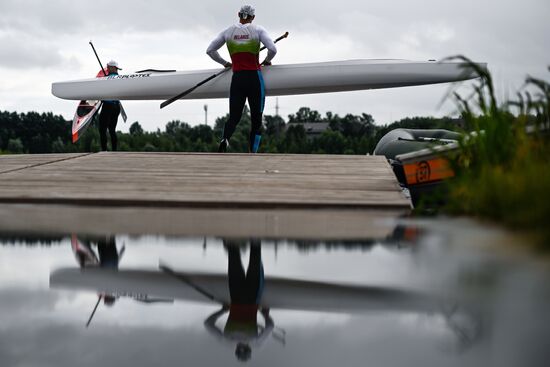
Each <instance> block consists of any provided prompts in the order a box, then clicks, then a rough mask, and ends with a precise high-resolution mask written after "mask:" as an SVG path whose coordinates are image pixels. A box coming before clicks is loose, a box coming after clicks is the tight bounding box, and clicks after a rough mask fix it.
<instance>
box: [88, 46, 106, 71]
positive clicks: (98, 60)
mask: <svg viewBox="0 0 550 367" xmlns="http://www.w3.org/2000/svg"><path fill="white" fill-rule="evenodd" d="M90 46H92V50H93V51H94V55H95V57H96V59H97V62H99V66H100V67H101V71H102V72H103V75H105V76H107V73H106V72H105V69H104V68H103V64H102V63H101V60H100V59H99V56H98V55H97V52H96V50H95V47H94V44H93V43H92V41H90Z"/></svg>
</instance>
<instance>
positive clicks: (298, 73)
mask: <svg viewBox="0 0 550 367" xmlns="http://www.w3.org/2000/svg"><path fill="white" fill-rule="evenodd" d="M480 65H481V66H482V67H485V64H480ZM219 71H220V69H211V70H198V71H176V72H168V73H156V72H147V73H139V74H129V75H118V76H110V77H107V78H90V79H82V80H74V81H64V82H57V83H53V84H52V94H53V95H54V96H56V97H59V98H63V99H70V100H95V99H98V100H105V99H115V100H166V99H168V98H170V97H173V96H175V95H177V94H179V93H181V92H183V91H185V90H187V89H189V88H191V87H193V86H195V85H196V84H198V83H199V82H201V81H202V80H204V79H206V78H208V77H210V76H211V75H213V74H215V73H217V72H219ZM262 74H263V78H264V82H265V89H266V95H267V96H281V95H296V94H312V93H331V92H345V91H356V90H365V89H381V88H395V87H406V86H415V85H425V84H437V83H448V82H455V81H461V80H467V79H472V78H474V77H476V75H475V74H474V73H473V71H472V70H468V69H465V68H464V67H462V64H461V63H459V62H441V63H440V62H413V61H405V60H348V61H336V62H323V63H305V64H288V65H274V66H269V67H264V68H263V69H262ZM231 76H232V72H231V71H230V70H228V71H227V72H226V73H223V74H222V75H220V76H219V77H217V78H215V79H213V80H211V81H209V82H208V83H206V84H204V85H202V86H201V87H199V88H197V89H196V90H195V91H193V92H192V93H190V94H188V95H187V96H186V97H185V98H184V99H205V98H227V97H228V96H229V86H230V83H231Z"/></svg>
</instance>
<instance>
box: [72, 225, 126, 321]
mask: <svg viewBox="0 0 550 367" xmlns="http://www.w3.org/2000/svg"><path fill="white" fill-rule="evenodd" d="M96 241H97V252H98V254H99V258H98V256H97V255H96V254H95V252H94V250H93V249H92V240H91V239H90V238H86V239H85V240H82V241H80V240H79V239H78V238H77V236H76V235H74V234H73V235H72V237H71V246H72V248H73V252H74V254H75V256H76V259H77V261H78V264H79V265H80V268H82V269H83V268H86V267H100V268H104V269H111V270H118V264H119V262H120V259H121V258H122V255H123V254H124V249H125V246H122V248H121V249H120V252H119V251H118V250H117V247H116V240H115V236H113V235H106V236H101V237H98V238H96ZM102 298H103V303H104V304H105V305H106V306H112V305H114V303H115V301H116V297H115V296H114V295H112V294H106V293H101V294H99V295H98V300H97V303H96V306H95V307H94V310H93V312H92V315H91V316H90V319H89V320H88V323H87V324H86V326H89V325H90V322H91V321H92V318H93V316H94V314H95V311H96V310H97V306H98V305H99V302H101V299H102Z"/></svg>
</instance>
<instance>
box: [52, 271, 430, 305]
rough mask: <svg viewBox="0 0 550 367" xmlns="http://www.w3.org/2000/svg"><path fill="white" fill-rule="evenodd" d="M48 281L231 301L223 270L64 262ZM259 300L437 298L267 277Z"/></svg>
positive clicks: (141, 295)
mask: <svg viewBox="0 0 550 367" xmlns="http://www.w3.org/2000/svg"><path fill="white" fill-rule="evenodd" d="M50 287H51V288H54V289H72V290H80V291H92V292H95V293H98V294H110V295H113V296H117V297H130V298H134V299H149V298H159V297H160V298H161V299H180V300H185V301H191V302H200V303H204V302H207V303H210V302H215V303H220V304H223V303H225V304H229V303H230V297H229V287H228V278H227V275H223V274H204V273H182V272H177V273H169V272H161V271H146V270H120V271H115V270H109V269H101V268H85V269H75V268H65V269H59V270H56V271H54V272H53V273H52V274H51V275H50ZM261 306H263V307H268V308H274V309H290V310H304V311H324V312H365V311H416V312H426V311H428V312H429V311H436V310H437V307H438V306H439V302H438V301H436V300H435V299H433V298H432V297H428V296H426V295H423V294H420V293H417V292H412V291H404V290H399V289H391V288H385V287H376V286H354V285H340V284H332V283H324V282H315V281H305V280H297V279H288V278H270V277H266V278H265V283H264V292H263V296H262V299H261Z"/></svg>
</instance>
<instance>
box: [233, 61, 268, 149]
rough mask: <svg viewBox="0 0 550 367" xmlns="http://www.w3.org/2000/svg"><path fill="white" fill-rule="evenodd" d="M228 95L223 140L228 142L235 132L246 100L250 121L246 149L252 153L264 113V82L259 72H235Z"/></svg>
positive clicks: (259, 132)
mask: <svg viewBox="0 0 550 367" xmlns="http://www.w3.org/2000/svg"><path fill="white" fill-rule="evenodd" d="M229 93H230V94H229V120H228V121H227V123H226V124H225V128H224V130H223V138H224V139H228V140H229V138H231V136H232V135H233V133H234V132H235V129H236V128H237V124H238V123H239V121H241V117H242V114H243V108H244V104H245V102H246V100H247V99H248V105H249V107H250V117H251V120H252V125H251V126H250V136H249V146H248V147H249V150H250V151H252V147H253V146H254V141H255V139H256V135H260V134H261V128H262V113H263V112H264V104H265V91H264V81H263V78H262V73H261V71H259V70H242V71H235V72H234V73H233V78H232V79H231V89H230V92H229Z"/></svg>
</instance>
